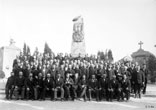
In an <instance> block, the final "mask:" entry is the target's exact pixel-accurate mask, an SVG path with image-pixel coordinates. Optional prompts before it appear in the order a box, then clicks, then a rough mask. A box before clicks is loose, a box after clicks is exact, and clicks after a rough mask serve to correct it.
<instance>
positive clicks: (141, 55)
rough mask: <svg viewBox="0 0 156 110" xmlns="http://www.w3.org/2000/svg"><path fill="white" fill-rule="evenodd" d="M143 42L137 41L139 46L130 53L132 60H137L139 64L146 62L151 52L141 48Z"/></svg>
mask: <svg viewBox="0 0 156 110" xmlns="http://www.w3.org/2000/svg"><path fill="white" fill-rule="evenodd" d="M142 44H143V42H141V41H140V42H139V45H140V48H139V50H137V51H136V52H133V53H132V55H131V56H132V58H133V61H134V62H138V64H139V65H143V64H147V61H148V58H149V56H150V55H153V54H152V53H150V52H148V51H145V50H143V49H142Z"/></svg>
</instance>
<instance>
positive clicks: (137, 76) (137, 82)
mask: <svg viewBox="0 0 156 110" xmlns="http://www.w3.org/2000/svg"><path fill="white" fill-rule="evenodd" d="M144 82H145V76H144V73H143V71H142V70H140V71H135V72H134V93H135V97H137V94H138V95H139V98H141V93H140V92H141V88H142V86H143V83H144Z"/></svg>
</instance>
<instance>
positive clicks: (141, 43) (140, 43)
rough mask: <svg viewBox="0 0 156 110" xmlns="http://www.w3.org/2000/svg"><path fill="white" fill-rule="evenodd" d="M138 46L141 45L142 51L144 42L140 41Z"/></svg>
mask: <svg viewBox="0 0 156 110" xmlns="http://www.w3.org/2000/svg"><path fill="white" fill-rule="evenodd" d="M138 44H139V45H140V49H142V45H143V42H142V41H140V42H139V43H138Z"/></svg>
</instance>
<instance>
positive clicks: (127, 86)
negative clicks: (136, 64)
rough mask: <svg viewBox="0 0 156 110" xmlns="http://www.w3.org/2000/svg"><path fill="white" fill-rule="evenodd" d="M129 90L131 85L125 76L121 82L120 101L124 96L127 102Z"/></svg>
mask: <svg viewBox="0 0 156 110" xmlns="http://www.w3.org/2000/svg"><path fill="white" fill-rule="evenodd" d="M130 90H131V83H130V79H129V78H127V76H126V75H123V81H122V92H123V95H122V99H124V96H125V97H126V99H127V100H129V98H130Z"/></svg>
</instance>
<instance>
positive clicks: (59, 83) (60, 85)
mask: <svg viewBox="0 0 156 110" xmlns="http://www.w3.org/2000/svg"><path fill="white" fill-rule="evenodd" d="M63 85H64V81H63V78H56V80H55V93H54V98H55V99H57V92H58V91H59V90H60V91H61V98H62V99H63V98H64V89H63Z"/></svg>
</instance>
